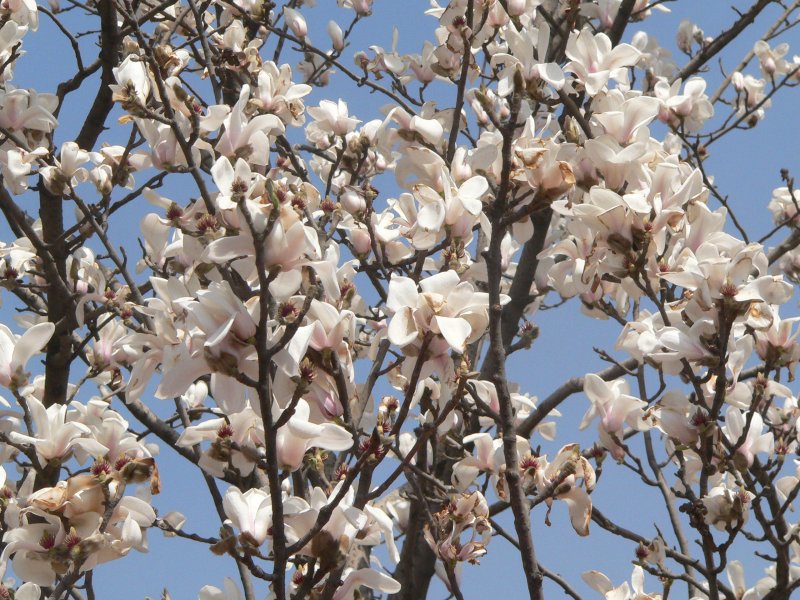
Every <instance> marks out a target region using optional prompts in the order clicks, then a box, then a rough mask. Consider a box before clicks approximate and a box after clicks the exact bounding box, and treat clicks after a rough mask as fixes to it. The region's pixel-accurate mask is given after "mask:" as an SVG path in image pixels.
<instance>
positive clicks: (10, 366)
mask: <svg viewBox="0 0 800 600" xmlns="http://www.w3.org/2000/svg"><path fill="white" fill-rule="evenodd" d="M54 331H55V326H54V325H53V324H52V323H40V324H38V325H34V326H33V327H31V328H30V329H28V330H27V331H26V332H25V333H24V334H22V335H21V336H20V335H15V334H13V333H12V332H11V330H10V329H9V328H8V327H6V326H5V325H3V324H0V385H2V386H3V387H7V388H12V389H16V388H19V387H21V386H23V385H25V383H27V381H28V373H26V372H25V366H26V365H27V364H28V361H29V360H30V359H31V357H33V355H34V354H36V353H37V352H39V351H40V350H42V349H43V348H44V346H45V344H47V342H48V341H50V338H51V337H52V335H53V332H54Z"/></svg>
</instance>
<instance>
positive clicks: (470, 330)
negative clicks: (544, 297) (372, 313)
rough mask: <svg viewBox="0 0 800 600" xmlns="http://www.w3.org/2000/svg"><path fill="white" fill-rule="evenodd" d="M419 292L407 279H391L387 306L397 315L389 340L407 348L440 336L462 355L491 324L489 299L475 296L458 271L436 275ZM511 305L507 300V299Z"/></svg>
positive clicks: (422, 283) (484, 296)
mask: <svg viewBox="0 0 800 600" xmlns="http://www.w3.org/2000/svg"><path fill="white" fill-rule="evenodd" d="M420 288H421V290H422V292H421V293H420V292H419V291H418V290H417V286H416V284H415V283H414V281H413V280H411V279H409V278H408V277H399V276H397V275H394V276H392V280H391V282H390V283H389V298H388V300H387V302H386V306H387V307H388V308H389V310H391V311H393V312H394V316H393V317H392V320H391V321H390V323H389V339H390V340H391V342H392V343H393V344H396V345H398V346H401V347H403V346H407V345H409V344H412V343H414V342H416V341H418V340H419V338H421V337H423V336H425V335H426V334H427V333H431V334H434V335H440V336H441V337H442V338H444V339H445V341H446V342H447V344H448V345H449V346H450V348H451V349H452V350H453V351H455V352H459V353H462V352H464V351H465V350H466V347H467V344H470V343H472V342H473V341H475V340H476V339H478V338H479V337H480V336H481V335H482V334H483V332H484V331H485V330H486V327H487V326H488V324H489V314H488V308H489V295H488V294H486V293H484V292H476V291H475V288H473V287H472V284H471V283H469V282H467V281H463V282H462V281H461V280H460V278H459V276H458V274H457V273H456V272H455V271H445V272H443V273H437V274H436V275H433V276H431V277H428V278H426V279H423V280H422V281H421V282H420ZM505 299H506V301H508V297H505Z"/></svg>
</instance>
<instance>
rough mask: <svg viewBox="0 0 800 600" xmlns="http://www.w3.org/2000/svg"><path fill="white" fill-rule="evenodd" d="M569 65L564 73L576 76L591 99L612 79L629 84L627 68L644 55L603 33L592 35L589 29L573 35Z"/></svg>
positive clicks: (569, 48)
mask: <svg viewBox="0 0 800 600" xmlns="http://www.w3.org/2000/svg"><path fill="white" fill-rule="evenodd" d="M565 53H566V55H567V57H568V58H569V59H570V62H569V63H568V64H567V66H566V67H564V70H566V71H571V72H573V73H575V75H576V77H577V79H578V81H580V82H581V83H582V84H583V86H584V87H585V88H586V92H587V93H588V94H589V95H590V96H594V95H596V94H597V93H598V92H599V91H600V90H601V89H602V88H603V87H605V85H606V84H607V83H608V80H609V79H615V80H617V81H620V82H626V81H627V69H628V67H632V66H633V65H635V64H636V63H637V62H638V60H639V58H640V57H641V54H640V53H639V51H638V50H637V49H636V48H634V47H633V46H631V45H630V44H617V45H616V46H614V47H613V48H612V46H611V40H610V39H609V38H608V36H607V35H606V34H604V33H598V34H593V33H592V32H591V30H589V29H588V28H584V29H582V30H581V31H580V32H579V33H576V32H574V31H573V32H572V33H570V36H569V41H568V42H567V48H566V50H565Z"/></svg>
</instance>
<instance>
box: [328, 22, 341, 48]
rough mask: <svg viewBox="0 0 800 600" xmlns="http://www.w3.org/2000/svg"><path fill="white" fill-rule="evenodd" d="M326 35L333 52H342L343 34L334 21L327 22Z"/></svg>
mask: <svg viewBox="0 0 800 600" xmlns="http://www.w3.org/2000/svg"><path fill="white" fill-rule="evenodd" d="M328 35H329V36H331V44H332V45H333V49H334V50H336V51H337V52H341V51H342V50H344V34H343V33H342V28H341V27H339V24H338V23H337V22H336V21H328Z"/></svg>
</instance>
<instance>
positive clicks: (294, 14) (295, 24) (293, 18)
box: [283, 6, 308, 39]
mask: <svg viewBox="0 0 800 600" xmlns="http://www.w3.org/2000/svg"><path fill="white" fill-rule="evenodd" d="M283 16H284V18H285V19H286V24H287V25H288V26H289V29H291V30H292V33H294V35H295V36H296V37H299V38H301V39H302V38H304V37H306V36H307V35H308V24H307V23H306V19H305V17H303V15H302V13H301V12H300V11H299V10H295V9H293V8H289V7H288V6H284V7H283Z"/></svg>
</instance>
